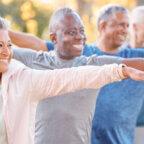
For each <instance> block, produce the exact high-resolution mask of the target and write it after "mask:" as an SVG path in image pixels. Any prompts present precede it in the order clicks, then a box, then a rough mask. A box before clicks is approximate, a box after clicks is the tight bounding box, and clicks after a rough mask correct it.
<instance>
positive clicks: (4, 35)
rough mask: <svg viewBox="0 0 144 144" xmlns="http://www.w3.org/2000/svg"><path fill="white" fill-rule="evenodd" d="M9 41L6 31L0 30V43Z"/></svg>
mask: <svg viewBox="0 0 144 144" xmlns="http://www.w3.org/2000/svg"><path fill="white" fill-rule="evenodd" d="M9 40H10V38H9V35H8V31H7V30H2V29H0V41H1V42H7V41H9Z"/></svg>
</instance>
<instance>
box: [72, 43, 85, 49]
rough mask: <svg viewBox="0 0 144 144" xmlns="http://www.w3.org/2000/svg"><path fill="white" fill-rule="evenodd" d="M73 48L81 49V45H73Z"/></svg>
mask: <svg viewBox="0 0 144 144" xmlns="http://www.w3.org/2000/svg"><path fill="white" fill-rule="evenodd" d="M73 46H74V47H76V48H77V49H82V48H83V45H82V44H78V45H73Z"/></svg>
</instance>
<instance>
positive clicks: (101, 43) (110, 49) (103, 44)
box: [97, 38, 118, 54]
mask: <svg viewBox="0 0 144 144" xmlns="http://www.w3.org/2000/svg"><path fill="white" fill-rule="evenodd" d="M97 46H98V48H99V49H100V50H101V51H103V52H106V53H110V54H113V53H116V52H117V51H118V47H114V46H113V45H111V44H109V43H108V40H105V39H103V38H100V39H99V40H98V42H97Z"/></svg>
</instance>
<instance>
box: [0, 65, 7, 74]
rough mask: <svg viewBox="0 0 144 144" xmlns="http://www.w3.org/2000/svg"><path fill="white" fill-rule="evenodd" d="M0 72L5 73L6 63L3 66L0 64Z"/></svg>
mask: <svg viewBox="0 0 144 144" xmlns="http://www.w3.org/2000/svg"><path fill="white" fill-rule="evenodd" d="M0 67H1V68H0V73H5V72H6V71H7V70H8V65H4V66H2V65H0Z"/></svg>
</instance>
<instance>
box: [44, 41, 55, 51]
mask: <svg viewBox="0 0 144 144" xmlns="http://www.w3.org/2000/svg"><path fill="white" fill-rule="evenodd" d="M46 46H47V49H48V51H51V50H54V44H53V43H52V42H51V41H46Z"/></svg>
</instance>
